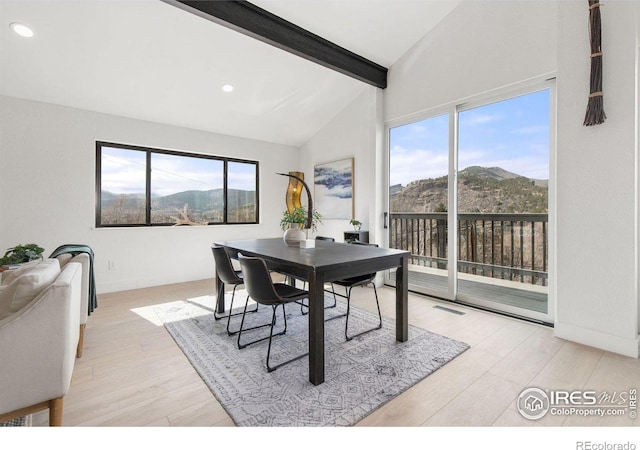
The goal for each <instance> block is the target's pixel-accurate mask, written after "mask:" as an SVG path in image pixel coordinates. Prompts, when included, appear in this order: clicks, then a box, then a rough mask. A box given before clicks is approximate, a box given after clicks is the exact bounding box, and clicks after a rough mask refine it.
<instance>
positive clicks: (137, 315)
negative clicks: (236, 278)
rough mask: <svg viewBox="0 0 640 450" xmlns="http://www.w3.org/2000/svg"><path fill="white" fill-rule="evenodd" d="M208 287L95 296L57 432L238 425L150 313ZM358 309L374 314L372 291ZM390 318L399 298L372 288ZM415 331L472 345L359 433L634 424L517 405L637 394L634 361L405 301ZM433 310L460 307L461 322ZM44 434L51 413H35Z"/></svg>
mask: <svg viewBox="0 0 640 450" xmlns="http://www.w3.org/2000/svg"><path fill="white" fill-rule="evenodd" d="M212 292H213V281H211V280H204V281H198V282H191V283H183V284H176V285H169V286H161V287H154V288H146V289H139V290H132V291H126V292H118V293H110V294H103V295H100V296H99V297H98V309H96V310H95V312H94V313H93V314H92V315H91V316H90V317H89V322H88V324H87V329H86V337H85V346H84V355H83V356H82V358H80V359H78V360H76V366H75V370H74V374H73V380H72V383H71V388H70V390H69V393H68V394H67V396H66V397H65V399H64V416H63V425H65V426H68V427H74V426H100V427H106V426H129V427H131V426H137V427H154V426H155V427H170V426H171V427H184V426H200V427H214V426H223V427H227V426H233V422H232V421H231V419H230V418H229V416H228V415H227V414H226V413H225V411H224V409H223V408H222V406H220V404H219V403H218V401H217V400H216V399H215V398H214V396H213V395H212V394H211V392H210V391H209V389H208V388H207V387H206V385H205V384H204V382H203V381H202V380H201V379H200V377H199V376H198V374H197V373H196V372H195V371H194V369H193V368H192V367H191V365H190V364H189V362H188V361H187V359H186V357H185V356H184V355H183V354H182V352H181V351H180V349H179V348H178V347H177V346H176V344H175V343H174V342H173V340H172V338H171V337H170V335H169V334H168V333H167V332H166V331H165V329H164V327H163V326H162V325H161V324H160V323H159V322H158V320H157V318H156V317H155V316H154V314H153V311H152V309H153V305H157V304H161V303H165V302H170V301H174V300H180V299H188V298H192V297H199V296H203V295H209V294H211V293H212ZM353 292H354V301H355V303H356V304H358V305H359V306H362V307H368V308H373V307H374V302H373V301H372V291H371V289H370V288H357V289H354V291H353ZM379 292H380V294H381V306H382V308H383V314H385V315H387V316H389V317H394V315H395V313H394V308H395V305H394V291H393V290H392V289H390V288H382V289H380V290H379ZM409 305H410V306H409V307H410V316H409V317H410V319H409V321H410V323H411V324H412V325H416V326H419V327H422V328H426V329H428V330H430V331H432V332H435V333H439V334H442V335H445V336H449V337H452V338H455V339H458V340H461V341H464V342H467V343H468V344H470V345H471V348H470V349H469V350H468V351H466V352H465V353H463V354H462V355H461V356H459V357H458V358H456V359H455V360H454V361H452V362H451V363H449V364H447V365H446V366H444V367H443V368H441V369H440V370H438V371H436V372H435V373H433V374H432V375H431V376H429V377H427V378H426V379H425V380H423V381H422V382H420V383H418V384H417V385H415V386H414V387H412V388H410V389H409V390H407V391H406V392H405V393H403V394H401V395H399V396H398V397H396V398H395V399H393V400H392V401H390V402H389V403H387V404H386V405H384V406H382V407H381V408H380V409H378V410H377V411H375V412H373V413H372V414H371V415H369V416H368V417H366V418H365V419H363V420H362V421H361V422H360V423H359V424H358V425H360V426H376V427H378V426H411V427H413V426H482V427H485V426H487V427H488V426H494V427H496V426H500V427H502V426H517V427H557V426H630V425H633V426H636V427H637V426H638V425H640V420H639V419H637V418H636V419H635V420H632V419H630V418H629V417H628V416H623V417H603V418H594V417H587V418H583V417H579V416H572V415H569V416H564V417H558V416H553V417H552V416H550V415H547V416H546V417H544V418H543V419H542V420H539V421H528V420H525V419H524V418H522V417H521V416H520V414H519V413H518V412H517V410H516V407H515V401H516V399H517V397H518V395H519V394H520V392H521V391H522V390H523V389H524V388H526V387H540V388H543V389H567V390H575V389H593V390H596V391H598V392H600V391H605V390H606V391H608V392H610V393H611V392H620V391H623V390H628V389H630V388H640V360H636V359H631V358H626V357H622V356H619V355H615V354H612V353H608V352H606V351H602V350H598V349H595V348H591V347H586V346H583V345H579V344H575V343H572V342H568V341H564V340H561V339H558V338H555V337H553V330H552V329H550V328H546V327H543V326H540V325H534V324H530V323H526V322H522V321H518V320H514V319H509V318H505V317H502V316H498V315H493V314H490V313H486V312H482V311H477V310H473V309H467V308H464V307H461V306H458V305H451V304H447V303H443V302H439V301H434V300H431V299H429V298H427V297H423V296H419V295H412V294H410V299H409ZM435 305H443V306H446V307H448V308H451V309H456V310H458V311H463V312H464V313H465V314H464V315H457V314H453V313H451V312H447V311H444V310H441V309H436V308H434V306H435ZM34 425H36V426H46V425H47V415H46V413H44V412H43V413H38V414H36V415H34Z"/></svg>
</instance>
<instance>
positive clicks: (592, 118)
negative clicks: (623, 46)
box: [584, 0, 607, 126]
mask: <svg viewBox="0 0 640 450" xmlns="http://www.w3.org/2000/svg"><path fill="white" fill-rule="evenodd" d="M601 26H602V24H601V17H600V3H599V2H598V0H589V38H590V41H591V79H590V85H589V101H588V103H587V112H586V114H585V116H584V125H585V126H590V125H598V124H601V123H604V121H605V119H606V118H607V115H606V114H605V113H604V99H603V96H602V28H601Z"/></svg>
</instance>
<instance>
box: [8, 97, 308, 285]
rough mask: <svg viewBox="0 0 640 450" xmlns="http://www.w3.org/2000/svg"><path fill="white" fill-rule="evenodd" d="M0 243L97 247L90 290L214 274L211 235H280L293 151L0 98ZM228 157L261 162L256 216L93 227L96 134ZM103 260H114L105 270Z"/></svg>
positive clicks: (225, 237)
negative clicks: (224, 221)
mask: <svg viewBox="0 0 640 450" xmlns="http://www.w3.org/2000/svg"><path fill="white" fill-rule="evenodd" d="M0 139H1V141H0V205H2V209H1V211H2V213H1V217H0V249H2V250H4V249H6V248H8V247H11V246H13V245H15V244H20V243H30V242H34V243H37V244H40V245H41V246H43V247H45V256H47V255H48V254H50V253H51V252H52V251H53V250H54V249H55V248H56V247H57V246H59V245H61V244H87V245H89V246H91V247H92V248H93V250H94V251H95V254H96V267H95V274H96V283H97V288H98V292H99V293H103V292H111V291H118V290H123V289H132V288H138V287H146V286H154V285H162V284H170V283H176V282H183V281H190V280H199V279H205V278H210V277H213V273H214V272H213V257H212V255H211V249H210V247H211V244H212V243H213V242H214V241H218V240H228V239H242V238H245V237H247V236H251V237H276V236H281V235H282V232H281V230H280V228H279V223H280V216H281V213H282V211H283V210H284V208H285V204H284V193H285V191H286V186H287V183H288V181H287V179H286V178H284V177H282V176H278V175H276V172H288V171H290V170H297V168H298V166H299V157H300V155H299V150H298V149H296V148H293V147H286V146H282V145H276V144H269V143H264V142H258V141H252V140H248V139H240V138H234V137H230V136H224V135H219V134H213V133H206V132H201V131H196V130H190V129H185V128H179V127H173V126H166V125H161V124H157V123H151V122H144V121H139V120H132V119H126V118H122V117H116V116H110V115H106V114H99V113H93V112H88V111H83V110H79V109H73V108H67V107H61V106H56V105H51V104H46V103H38V102H31V101H25V100H19V99H15V98H8V97H0ZM96 140H104V141H109V142H117V143H124V144H135V145H141V146H149V147H155V148H163V149H172V150H184V151H191V152H198V153H205V154H214V155H222V156H234V157H238V158H245V159H251V160H257V161H259V163H260V189H261V191H260V216H261V217H260V222H261V224H259V225H233V226H232V225H217V226H207V227H155V228H146V227H144V228H116V229H112V228H109V229H106V228H100V229H96V228H95V227H94V225H95V141H96ZM108 261H114V263H115V269H114V270H108Z"/></svg>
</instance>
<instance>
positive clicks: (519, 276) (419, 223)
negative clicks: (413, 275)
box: [389, 212, 549, 286]
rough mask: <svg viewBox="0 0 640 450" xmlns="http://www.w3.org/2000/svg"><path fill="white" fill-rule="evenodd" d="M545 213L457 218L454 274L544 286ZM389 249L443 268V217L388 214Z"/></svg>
mask: <svg viewBox="0 0 640 450" xmlns="http://www.w3.org/2000/svg"><path fill="white" fill-rule="evenodd" d="M548 223H549V216H548V214H505V213H489V214H483V213H461V214H458V224H457V240H458V241H457V244H458V245H457V247H458V250H457V252H458V255H457V261H458V271H460V272H463V273H469V274H474V275H480V276H485V277H491V278H500V279H504V280H511V281H517V282H521V283H530V284H535V285H541V286H546V285H547V279H548V254H549V253H548ZM389 243H390V247H392V248H397V249H402V250H408V251H409V252H411V264H414V265H420V266H426V267H433V268H439V269H446V267H447V261H448V231H447V213H446V212H437V213H436V212H434V213H392V214H391V222H390V230H389Z"/></svg>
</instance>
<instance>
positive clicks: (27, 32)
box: [9, 22, 34, 37]
mask: <svg viewBox="0 0 640 450" xmlns="http://www.w3.org/2000/svg"><path fill="white" fill-rule="evenodd" d="M9 26H10V27H11V29H12V30H13V31H14V32H15V33H16V34H19V35H20V36H22V37H33V34H34V33H33V30H32V29H31V28H29V27H28V26H26V25H23V24H21V23H18V22H13V23H12V24H11V25H9Z"/></svg>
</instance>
